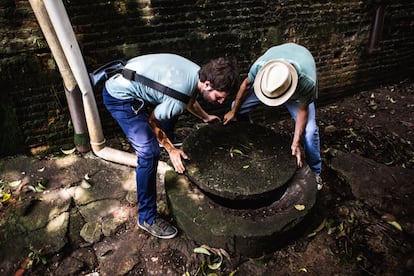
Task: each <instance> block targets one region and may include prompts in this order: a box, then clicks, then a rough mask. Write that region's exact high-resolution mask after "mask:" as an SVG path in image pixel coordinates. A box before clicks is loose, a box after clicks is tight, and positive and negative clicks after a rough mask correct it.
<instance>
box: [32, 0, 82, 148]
mask: <svg viewBox="0 0 414 276" xmlns="http://www.w3.org/2000/svg"><path fill="white" fill-rule="evenodd" d="M30 5H31V6H32V9H33V12H34V14H35V16H36V19H37V21H38V22H39V25H40V28H41V29H42V32H43V34H44V36H45V38H46V41H47V44H48V45H49V48H50V51H51V52H52V55H53V56H54V58H55V61H56V64H57V66H58V68H59V72H60V74H61V76H62V79H63V84H64V87H65V95H66V100H67V102H68V107H69V112H70V115H71V119H72V123H73V129H74V132H75V135H74V142H75V146H76V149H77V150H78V151H80V152H87V151H89V150H90V145H89V138H88V130H87V127H86V120H85V114H84V112H83V104H82V101H80V100H79V97H80V91H79V88H78V86H77V83H76V80H75V77H74V76H73V74H72V71H71V70H70V67H69V64H68V62H67V60H66V58H65V56H64V55H63V51H62V47H61V45H60V43H59V41H58V40H57V38H56V34H55V31H54V29H53V26H52V23H51V22H50V19H49V16H48V14H47V12H46V8H45V6H44V5H43V3H42V1H39V0H30Z"/></svg>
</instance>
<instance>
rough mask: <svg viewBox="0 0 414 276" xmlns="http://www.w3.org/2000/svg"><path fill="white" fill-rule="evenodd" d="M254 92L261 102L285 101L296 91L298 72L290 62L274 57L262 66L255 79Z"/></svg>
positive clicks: (272, 103)
mask: <svg viewBox="0 0 414 276" xmlns="http://www.w3.org/2000/svg"><path fill="white" fill-rule="evenodd" d="M253 85H254V92H255V93H256V96H257V98H259V100H260V101H261V102H263V103H264V104H266V105H269V106H278V105H281V104H283V103H285V102H286V101H287V100H288V99H289V98H290V97H291V96H292V95H293V93H294V92H295V89H296V86H297V85H298V73H297V72H296V69H295V67H293V65H291V64H290V63H288V62H286V61H284V60H281V59H273V60H270V61H268V62H267V63H265V65H263V66H262V68H260V70H259V72H258V73H257V76H256V78H255V80H254V84H253Z"/></svg>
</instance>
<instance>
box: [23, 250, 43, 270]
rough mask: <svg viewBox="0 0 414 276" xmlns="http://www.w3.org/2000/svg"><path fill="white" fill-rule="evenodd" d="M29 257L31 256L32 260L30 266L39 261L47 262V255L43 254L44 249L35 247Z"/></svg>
mask: <svg viewBox="0 0 414 276" xmlns="http://www.w3.org/2000/svg"><path fill="white" fill-rule="evenodd" d="M28 257H29V258H30V262H29V263H28V264H27V266H28V267H31V266H33V265H36V264H38V263H42V264H44V265H45V264H47V260H46V257H44V256H42V249H39V250H36V249H33V250H32V251H31V252H30V253H29V255H28Z"/></svg>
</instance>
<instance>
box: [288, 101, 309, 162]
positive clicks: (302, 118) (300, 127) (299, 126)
mask: <svg viewBox="0 0 414 276" xmlns="http://www.w3.org/2000/svg"><path fill="white" fill-rule="evenodd" d="M308 115H309V106H305V107H303V106H299V109H298V112H297V113H296V121H295V134H294V135H293V141H292V145H291V147H290V148H291V150H292V155H294V156H296V161H297V165H298V167H299V168H300V167H302V155H301V149H300V140H301V138H302V136H303V133H304V131H305V127H306V123H307V121H308Z"/></svg>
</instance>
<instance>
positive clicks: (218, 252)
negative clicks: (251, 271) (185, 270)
mask: <svg viewBox="0 0 414 276" xmlns="http://www.w3.org/2000/svg"><path fill="white" fill-rule="evenodd" d="M194 252H195V253H198V254H203V255H204V256H205V259H204V260H203V261H202V263H201V264H200V266H199V267H198V269H197V271H196V273H195V275H203V276H204V275H207V276H215V275H216V276H218V275H223V274H222V273H221V271H220V269H222V268H223V267H222V265H223V261H224V258H223V257H225V258H226V259H227V260H228V261H230V256H229V254H228V253H227V252H226V251H225V250H224V249H222V248H213V247H209V246H208V245H202V246H200V247H197V248H194ZM235 273H236V270H235V271H232V272H230V274H229V276H233V275H234V274H235Z"/></svg>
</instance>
